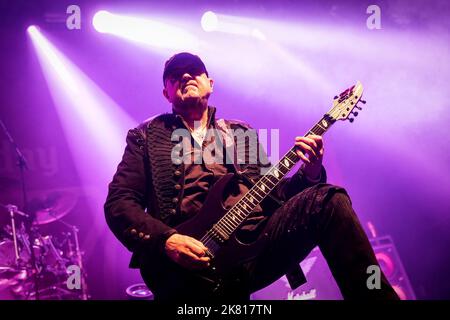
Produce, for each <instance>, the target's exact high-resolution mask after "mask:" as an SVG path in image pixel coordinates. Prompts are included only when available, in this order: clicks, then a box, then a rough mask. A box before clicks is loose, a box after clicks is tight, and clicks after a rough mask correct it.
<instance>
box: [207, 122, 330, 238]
mask: <svg viewBox="0 0 450 320" xmlns="http://www.w3.org/2000/svg"><path fill="white" fill-rule="evenodd" d="M322 120H325V119H321V120H320V121H322ZM325 121H326V120H325ZM327 123H328V121H327ZM316 130H317V131H318V132H316ZM320 131H323V132H320ZM325 131H326V130H324V129H323V128H322V127H321V126H319V127H318V126H317V124H316V125H315V126H314V127H313V128H312V129H311V130H309V131H308V132H313V133H314V134H323V133H324V132H325ZM291 154H294V155H295V156H296V154H295V152H293V150H292V148H291V149H290V150H289V151H288V152H287V153H286V155H285V156H284V157H283V159H285V158H286V159H289V161H291V162H292V163H293V164H294V165H295V164H296V162H298V160H299V159H298V157H297V159H296V161H293V160H292V159H290V158H289V155H291ZM283 159H282V160H283ZM282 160H281V161H282ZM281 161H279V162H278V163H279V164H281V165H282V166H283V167H285V168H286V169H288V170H287V171H286V172H283V171H281V170H280V169H278V166H277V165H275V166H273V167H272V168H271V169H270V170H269V172H268V173H267V174H266V175H264V176H263V177H262V178H261V179H260V180H259V181H258V182H257V183H256V184H255V185H254V186H253V187H252V188H251V189H250V190H249V192H248V194H250V193H251V192H252V191H255V193H256V194H258V196H259V197H261V199H260V200H258V199H257V202H258V203H256V205H255V204H253V203H252V205H254V207H256V206H257V205H258V204H259V203H260V202H261V201H262V200H264V198H265V196H261V195H260V194H259V193H258V192H256V188H255V187H257V185H258V183H260V181H262V182H263V183H264V182H265V184H264V185H266V183H267V181H270V179H269V178H268V176H270V175H271V174H270V171H272V170H274V169H275V170H278V171H280V172H281V173H282V175H281V178H280V179H278V182H276V183H275V184H274V183H273V182H272V181H270V183H271V184H273V187H271V188H269V192H267V194H268V193H270V192H271V191H272V190H273V189H274V188H275V187H276V185H277V184H278V183H279V182H280V181H281V179H283V178H284V176H285V175H286V174H287V173H288V172H289V171H290V168H289V167H286V166H285V165H284V164H282V163H281ZM261 191H263V190H261ZM267 194H266V195H267ZM252 196H253V195H252ZM243 199H244V200H243ZM241 201H242V202H244V201H245V196H244V197H243V198H241V199H240V200H239V201H238V202H237V203H236V204H235V205H234V206H233V207H232V208H231V209H230V210H229V212H231V213H233V216H236V214H237V215H238V216H239V217H240V218H241V219H242V221H244V220H245V218H246V217H247V216H248V215H249V214H250V213H251V212H252V211H253V209H254V207H253V209H252V211H250V212H247V213H246V212H245V210H239V209H238V208H237V207H238V206H239V205H240V202H241ZM236 210H237V212H236ZM241 211H244V212H241ZM242 213H243V214H244V217H242ZM242 221H240V222H238V224H236V225H235V224H234V223H233V222H232V221H231V220H229V219H228V214H226V215H225V216H224V217H222V218H221V219H220V220H219V221H218V222H217V223H216V224H215V225H214V227H215V228H219V229H220V228H221V227H222V226H223V228H224V227H225V226H227V227H228V228H230V227H231V230H230V231H231V232H229V231H228V232H225V235H226V236H230V235H231V234H232V232H234V231H235V230H236V228H237V227H238V226H239V225H240V224H241V223H242ZM214 227H213V228H212V229H210V230H209V231H208V232H207V233H206V234H205V235H204V236H203V237H202V239H201V240H200V241H202V242H204V243H209V242H210V240H213V239H214V231H215V230H214ZM211 230H212V233H211ZM221 231H223V230H221Z"/></svg>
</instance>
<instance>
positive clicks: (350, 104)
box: [327, 81, 366, 122]
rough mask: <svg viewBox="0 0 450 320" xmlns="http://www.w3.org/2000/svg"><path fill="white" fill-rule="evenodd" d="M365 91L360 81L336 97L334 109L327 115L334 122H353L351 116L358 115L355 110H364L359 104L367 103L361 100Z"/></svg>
mask: <svg viewBox="0 0 450 320" xmlns="http://www.w3.org/2000/svg"><path fill="white" fill-rule="evenodd" d="M363 90H364V88H363V86H362V84H361V82H359V81H358V82H356V84H355V85H353V86H351V87H350V88H348V89H346V90H344V91H343V92H342V93H341V94H339V95H338V96H335V97H334V100H333V108H331V110H330V111H328V112H327V115H328V116H329V117H330V118H331V119H332V121H336V120H349V121H350V122H353V120H354V118H350V115H353V116H355V117H356V116H357V115H358V111H356V110H355V109H359V110H361V109H362V108H361V107H360V106H358V103H359V102H361V103H363V104H365V103H366V101H364V100H361V98H362V94H363Z"/></svg>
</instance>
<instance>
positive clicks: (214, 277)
mask: <svg viewBox="0 0 450 320" xmlns="http://www.w3.org/2000/svg"><path fill="white" fill-rule="evenodd" d="M237 180H238V179H237V178H236V176H235V175H234V174H232V173H230V174H227V175H225V176H223V177H222V178H220V179H219V180H218V181H217V182H216V183H215V184H214V185H213V186H212V188H211V189H210V191H209V193H208V196H207V198H206V200H205V202H204V205H203V207H202V208H201V210H200V211H199V213H197V214H196V215H195V216H194V217H192V218H191V219H189V220H187V221H186V222H184V223H181V224H179V225H177V226H176V229H177V231H178V232H179V233H180V234H183V235H188V236H190V237H193V238H195V239H198V240H200V239H202V237H203V236H204V235H205V234H206V233H207V232H208V230H210V229H211V228H212V227H213V225H214V224H215V223H216V222H217V221H218V220H219V219H221V218H222V217H223V216H224V215H225V214H226V213H227V209H226V208H225V207H224V203H223V199H224V198H226V190H227V187H230V184H235V183H238V182H237ZM266 241H267V240H266V238H265V237H261V238H260V239H259V240H257V241H255V242H252V243H250V244H246V243H242V242H240V241H239V240H238V239H237V238H236V236H235V234H232V235H231V237H230V238H229V239H228V240H227V241H225V242H224V243H221V244H220V248H219V249H218V250H216V251H215V252H214V257H213V258H211V263H210V267H209V268H207V269H204V270H198V271H197V270H195V271H193V270H187V269H185V268H183V267H181V266H179V265H178V264H176V263H175V262H173V261H172V260H170V259H169V258H168V257H167V256H164V257H163V260H162V261H159V263H158V265H159V266H158V268H157V269H156V270H155V269H154V270H153V272H152V275H151V278H150V277H148V279H145V277H144V280H146V283H147V284H149V283H155V286H149V287H150V289H151V290H152V291H153V292H154V293H155V294H156V295H158V294H161V295H162V296H175V297H176V295H177V293H178V292H185V290H186V289H188V288H191V289H192V290H193V291H195V290H196V289H197V290H198V291H199V292H200V291H201V292H206V293H209V294H211V295H212V294H217V295H220V294H221V293H222V292H224V291H226V290H227V287H228V284H227V283H228V282H229V281H230V279H232V280H231V281H234V280H235V279H236V275H237V274H238V273H239V271H240V267H241V266H242V264H243V263H245V262H247V261H249V260H251V259H252V258H254V257H256V256H257V255H258V254H259V253H260V252H261V251H262V250H263V249H264V247H265V244H266ZM155 279H156V280H155ZM199 288H201V289H200V290H199ZM183 299H184V297H183Z"/></svg>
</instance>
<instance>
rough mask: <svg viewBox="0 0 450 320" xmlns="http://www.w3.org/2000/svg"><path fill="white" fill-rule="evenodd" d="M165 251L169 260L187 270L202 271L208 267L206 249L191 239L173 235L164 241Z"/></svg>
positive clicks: (208, 259) (176, 234)
mask: <svg viewBox="0 0 450 320" xmlns="http://www.w3.org/2000/svg"><path fill="white" fill-rule="evenodd" d="M165 250H166V254H167V256H168V257H169V258H170V259H172V260H173V261H175V262H176V263H178V264H179V265H181V266H183V267H185V268H187V269H203V268H206V267H208V266H209V261H210V258H209V257H208V256H206V250H207V248H206V247H205V246H204V245H203V243H201V242H200V241H198V240H197V239H194V238H192V237H189V236H185V235H182V234H179V233H175V234H173V235H171V236H170V237H169V238H168V239H167V240H166V245H165Z"/></svg>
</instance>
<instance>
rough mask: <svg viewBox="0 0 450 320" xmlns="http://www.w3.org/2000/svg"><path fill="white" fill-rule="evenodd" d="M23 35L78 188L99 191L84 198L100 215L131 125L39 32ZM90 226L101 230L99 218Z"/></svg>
mask: <svg viewBox="0 0 450 320" xmlns="http://www.w3.org/2000/svg"><path fill="white" fill-rule="evenodd" d="M27 31H28V34H29V35H30V38H31V40H32V43H33V45H34V48H35V51H36V54H37V57H38V60H39V63H40V65H41V69H42V71H43V73H44V76H45V79H46V82H47V85H48V88H49V91H50V94H51V97H52V99H53V102H54V106H55V109H56V112H57V114H58V117H59V119H60V122H61V125H62V128H63V131H64V135H65V138H66V140H67V145H68V147H69V150H70V151H71V154H72V158H73V162H74V164H75V167H76V169H77V171H78V174H79V176H80V179H81V180H82V184H83V186H84V187H86V188H92V187H94V188H96V186H101V189H98V190H97V189H96V190H95V191H94V192H90V193H91V194H92V199H93V201H94V202H93V203H90V205H92V206H93V210H97V211H98V210H102V209H101V208H102V205H103V202H104V198H105V197H106V194H105V192H106V191H105V190H103V189H104V188H103V186H105V185H106V184H107V183H108V182H109V180H110V179H111V176H112V174H113V173H114V171H115V168H116V166H117V163H118V161H119V160H120V158H121V156H122V153H123V149H124V146H125V144H124V142H125V141H124V137H125V135H126V132H127V130H128V129H129V128H131V127H133V126H135V124H136V122H135V121H133V119H131V118H130V117H129V116H128V115H127V114H126V113H125V112H124V111H123V110H122V109H121V108H120V107H119V106H118V105H117V104H116V103H115V102H114V101H113V100H112V99H111V98H110V97H109V96H108V95H107V94H106V93H104V92H103V91H102V90H101V89H100V88H99V87H98V86H97V85H96V84H95V83H94V82H93V81H92V80H91V79H90V78H89V77H88V76H86V74H84V73H83V72H82V71H81V70H80V69H79V68H78V67H77V66H76V65H75V64H74V63H73V62H72V61H70V60H69V59H68V58H67V57H66V56H65V55H64V54H63V53H62V52H61V51H60V50H58V48H56V47H55V45H54V44H52V43H51V42H50V41H49V39H48V38H47V37H46V36H45V35H44V34H43V33H42V32H41V31H39V29H37V28H36V27H34V26H31V27H29V28H28V29H27ZM93 159H95V161H93ZM99 190H101V191H99ZM94 194H95V195H94ZM96 195H98V197H96ZM95 201H98V202H95ZM97 211H95V212H97ZM98 212H99V211H98ZM93 222H94V223H97V224H98V229H97V230H103V229H104V227H102V226H103V224H104V221H103V220H102V217H100V216H98V221H93Z"/></svg>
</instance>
